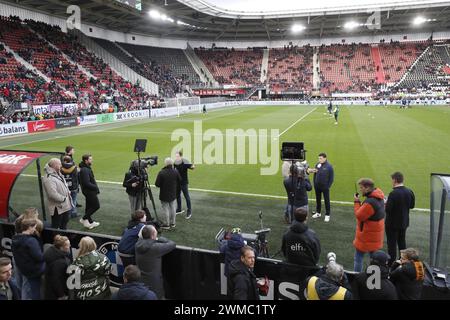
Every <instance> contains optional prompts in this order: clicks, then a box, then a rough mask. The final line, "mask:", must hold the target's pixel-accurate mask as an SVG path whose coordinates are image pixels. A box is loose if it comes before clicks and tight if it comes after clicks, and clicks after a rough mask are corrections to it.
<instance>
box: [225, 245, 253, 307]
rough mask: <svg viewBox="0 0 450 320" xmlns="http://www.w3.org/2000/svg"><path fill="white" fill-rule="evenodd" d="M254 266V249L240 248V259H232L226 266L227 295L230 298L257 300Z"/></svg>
mask: <svg viewBox="0 0 450 320" xmlns="http://www.w3.org/2000/svg"><path fill="white" fill-rule="evenodd" d="M254 267H255V251H254V250H253V248H252V247H249V246H244V247H242V248H241V256H240V259H237V260H233V261H232V262H231V263H230V266H229V268H228V270H229V272H228V273H229V274H228V279H227V283H228V285H227V291H228V297H229V298H231V299H232V300H259V292H258V284H257V280H256V275H255V274H254V273H253V268H254Z"/></svg>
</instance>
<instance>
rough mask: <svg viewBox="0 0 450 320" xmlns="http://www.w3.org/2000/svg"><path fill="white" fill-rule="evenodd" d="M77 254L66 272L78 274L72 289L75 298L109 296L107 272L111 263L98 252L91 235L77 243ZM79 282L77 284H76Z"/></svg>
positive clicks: (99, 298)
mask: <svg viewBox="0 0 450 320" xmlns="http://www.w3.org/2000/svg"><path fill="white" fill-rule="evenodd" d="M78 248H79V251H78V256H77V258H76V259H75V260H74V262H73V264H72V265H71V266H69V269H68V271H67V272H68V273H69V277H71V276H72V275H71V274H72V272H75V276H77V275H78V277H80V278H78V279H77V280H79V281H75V288H74V289H73V298H74V299H75V300H104V299H109V298H110V297H111V290H110V287H109V274H110V272H111V263H110V262H109V259H108V258H107V257H106V256H105V255H103V254H101V253H100V252H98V251H97V250H96V249H97V245H96V244H95V241H94V239H92V238H91V237H83V238H81V240H80V243H79V244H78ZM77 283H79V286H77Z"/></svg>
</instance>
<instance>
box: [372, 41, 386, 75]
mask: <svg viewBox="0 0 450 320" xmlns="http://www.w3.org/2000/svg"><path fill="white" fill-rule="evenodd" d="M371 53H372V59H373V61H374V62H375V68H376V69H375V74H376V79H377V83H385V82H386V78H385V76H384V69H383V63H382V62H381V55H380V50H379V48H378V46H376V45H375V46H372V48H371Z"/></svg>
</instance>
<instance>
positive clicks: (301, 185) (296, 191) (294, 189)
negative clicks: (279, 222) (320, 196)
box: [283, 165, 312, 223]
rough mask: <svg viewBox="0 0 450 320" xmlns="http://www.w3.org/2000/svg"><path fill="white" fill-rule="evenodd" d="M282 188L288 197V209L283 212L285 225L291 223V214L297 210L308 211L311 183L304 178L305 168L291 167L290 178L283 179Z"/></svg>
mask: <svg viewBox="0 0 450 320" xmlns="http://www.w3.org/2000/svg"><path fill="white" fill-rule="evenodd" d="M283 183H284V187H285V189H286V192H287V195H288V204H289V205H288V207H287V208H286V209H287V210H286V211H285V219H286V223H291V222H292V219H293V217H292V214H293V212H295V210H296V209H297V208H303V209H305V210H306V211H308V193H307V191H311V190H312V186H311V182H310V181H309V179H308V177H307V176H306V168H305V167H303V166H298V165H292V166H291V168H290V176H289V177H287V178H285V179H284V181H283Z"/></svg>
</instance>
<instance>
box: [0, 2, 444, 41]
mask: <svg viewBox="0 0 450 320" xmlns="http://www.w3.org/2000/svg"><path fill="white" fill-rule="evenodd" d="M0 13H1V15H3V16H9V15H13V16H18V17H20V18H21V19H33V20H36V21H41V22H45V23H48V24H51V25H58V26H60V27H61V29H62V30H63V31H64V32H65V31H66V30H67V29H66V20H65V19H63V18H59V17H55V16H52V15H49V14H46V13H44V12H40V11H34V10H33V11H31V10H29V9H26V8H24V7H21V6H20V5H19V4H14V5H13V4H11V3H4V2H1V1H0ZM68 16H69V15H68ZM81 16H83V12H81ZM90 29H91V30H92V31H91V30H90ZM81 31H82V32H83V33H84V34H86V35H88V36H90V37H94V38H101V39H106V40H110V41H117V42H124V43H130V44H138V45H146V46H155V47H165V48H176V49H186V48H187V43H188V42H189V44H190V45H191V46H192V47H193V48H197V47H205V48H210V47H211V46H212V44H213V43H215V44H216V46H217V47H228V48H231V47H233V48H242V49H247V48H248V47H268V48H278V47H283V46H284V45H286V44H288V43H289V42H292V44H293V45H298V46H304V45H307V44H310V45H312V46H320V45H322V44H325V45H329V44H336V43H343V40H344V41H345V43H352V42H355V43H379V42H380V40H383V39H384V40H385V41H386V42H389V41H391V40H392V41H425V40H427V39H429V38H430V36H431V33H430V32H426V33H423V32H422V33H420V32H419V33H406V34H377V35H374V36H359V37H358V36H355V37H333V38H322V39H318V38H315V39H286V40H283V41H198V40H192V41H190V40H186V39H173V38H161V37H151V36H146V35H143V34H131V33H123V32H117V31H112V30H107V29H104V28H101V27H98V26H95V25H91V24H82V26H81ZM405 36H406V39H405V38H404V37H405ZM133 37H134V39H135V40H133ZM433 39H434V40H441V39H450V31H448V30H447V31H441V32H433Z"/></svg>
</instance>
